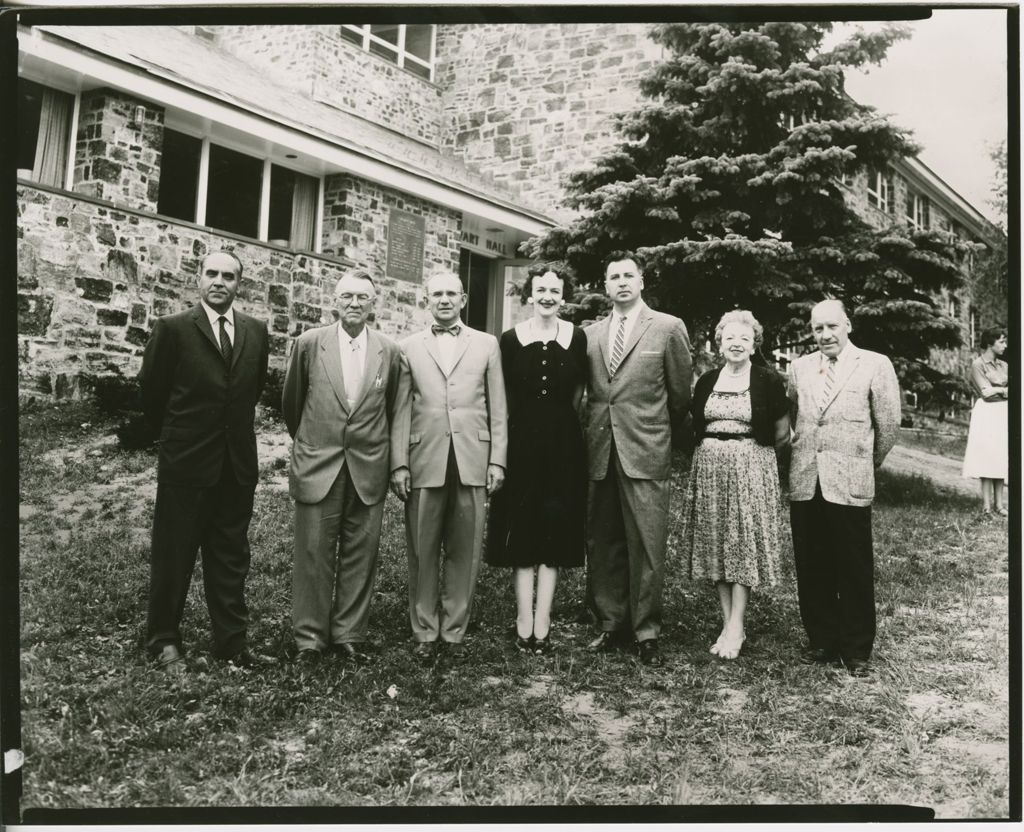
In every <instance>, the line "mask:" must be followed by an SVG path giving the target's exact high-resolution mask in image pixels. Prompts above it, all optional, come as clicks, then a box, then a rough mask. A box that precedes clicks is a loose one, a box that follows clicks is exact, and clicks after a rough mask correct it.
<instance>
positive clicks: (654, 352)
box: [640, 350, 661, 355]
mask: <svg viewBox="0 0 1024 832" xmlns="http://www.w3.org/2000/svg"><path fill="white" fill-rule="evenodd" d="M640 355H661V350H640Z"/></svg>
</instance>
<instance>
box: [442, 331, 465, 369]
mask: <svg viewBox="0 0 1024 832" xmlns="http://www.w3.org/2000/svg"><path fill="white" fill-rule="evenodd" d="M459 325H460V326H465V324H463V323H460V324H459ZM434 340H435V341H437V352H438V354H439V355H440V356H441V366H442V367H443V368H444V372H445V375H448V373H450V372H451V371H452V364H453V363H454V362H455V347H456V346H457V344H458V341H459V339H458V337H456V336H455V335H443V334H436V335H434Z"/></svg>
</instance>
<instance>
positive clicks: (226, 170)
mask: <svg viewBox="0 0 1024 832" xmlns="http://www.w3.org/2000/svg"><path fill="white" fill-rule="evenodd" d="M204 154H205V158H206V164H205V174H204V164H203V157H204ZM265 176H269V183H268V186H267V187H264V177H265ZM318 190H319V182H318V180H317V179H315V178H314V177H312V176H307V175H306V174H304V173H299V172H298V171H294V170H290V169H288V168H285V167H281V166H280V165H275V164H271V163H269V162H268V161H267V160H266V159H261V158H258V157H256V156H251V155H249V154H248V153H241V152H240V151H237V150H233V149H231V148H228V147H222V146H221V145H217V144H213V143H211V142H204V141H203V140H202V139H199V138H195V137H193V136H188V135H186V134H184V133H179V132H178V131H176V130H172V129H170V128H167V129H166V130H165V131H164V152H163V157H162V159H161V165H160V196H159V200H158V202H157V211H158V212H159V213H161V214H165V215H167V216H169V217H174V218H176V219H180V220H185V221H186V222H195V223H198V224H199V225H208V226H210V227H211V228H216V229H218V230H220V231H230V232H231V233H233V234H239V235H241V236H243V237H252V238H255V239H259V240H265V241H269V242H271V243H273V244H275V245H280V246H287V247H289V248H293V249H301V250H305V251H313V250H314V245H315V227H316V206H317V199H318ZM203 194H205V196H203Z"/></svg>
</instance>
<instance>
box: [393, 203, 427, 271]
mask: <svg viewBox="0 0 1024 832" xmlns="http://www.w3.org/2000/svg"><path fill="white" fill-rule="evenodd" d="M425 228H426V225H425V223H424V221H423V217H417V216H416V215H415V214H408V213H406V212H405V211H399V210H398V209H397V208H392V209H391V213H390V214H389V216H388V262H387V267H386V270H385V272H386V274H387V276H388V277H394V278H397V279H398V280H408V281H409V282H410V283H421V282H422V281H423V240H424V238H425V236H426V233H425Z"/></svg>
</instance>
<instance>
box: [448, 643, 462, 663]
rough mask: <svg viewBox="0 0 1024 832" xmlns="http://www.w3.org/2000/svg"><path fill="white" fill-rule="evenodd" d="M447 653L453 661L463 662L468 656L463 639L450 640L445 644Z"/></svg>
mask: <svg viewBox="0 0 1024 832" xmlns="http://www.w3.org/2000/svg"><path fill="white" fill-rule="evenodd" d="M445 653H447V654H448V658H449V659H451V660H452V661H453V662H461V661H462V660H463V659H464V658H466V645H465V644H463V643H462V642H461V641H449V642H447V643H446V644H445Z"/></svg>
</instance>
